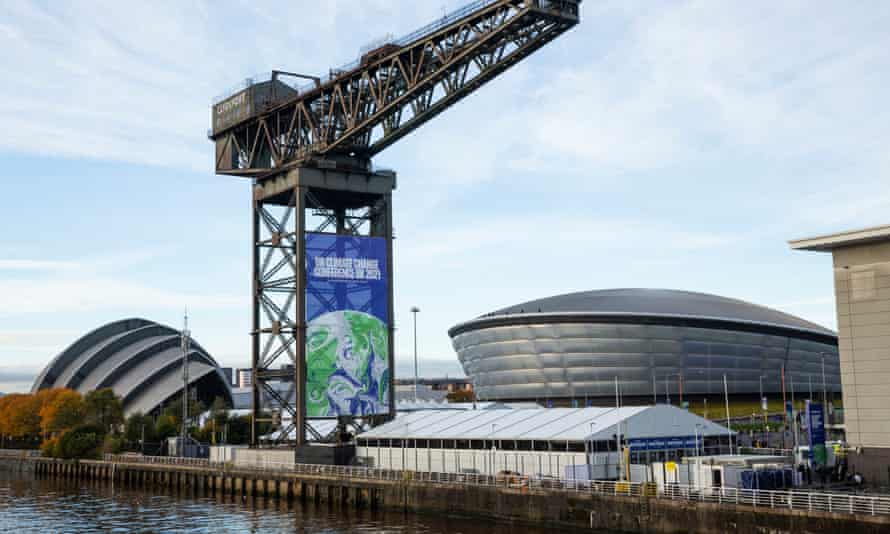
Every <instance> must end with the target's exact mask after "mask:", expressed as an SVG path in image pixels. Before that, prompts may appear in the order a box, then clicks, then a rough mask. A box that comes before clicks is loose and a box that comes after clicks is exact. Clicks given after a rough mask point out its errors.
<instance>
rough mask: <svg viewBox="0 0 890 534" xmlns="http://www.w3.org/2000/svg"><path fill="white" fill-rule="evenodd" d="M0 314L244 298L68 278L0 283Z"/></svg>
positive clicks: (231, 302)
mask: <svg viewBox="0 0 890 534" xmlns="http://www.w3.org/2000/svg"><path fill="white" fill-rule="evenodd" d="M0 294H2V295H3V296H4V298H3V301H2V303H0V315H7V316H9V315H13V316H14V315H17V314H23V313H41V314H45V313H72V312H89V311H98V310H121V311H125V310H133V311H134V312H136V313H140V312H142V311H144V310H170V309H176V310H181V309H183V308H185V307H186V306H188V307H189V308H190V309H224V308H238V307H241V308H246V306H247V303H248V296H247V295H244V296H238V295H232V294H224V293H221V294H206V293H198V292H194V293H192V292H183V291H173V290H168V289H161V288H157V287H152V286H149V285H145V284H141V283H138V282H134V281H130V280H125V279H115V278H106V277H103V278H92V277H76V278H74V277H72V278H53V279H48V280H28V279H10V278H6V279H3V280H0Z"/></svg>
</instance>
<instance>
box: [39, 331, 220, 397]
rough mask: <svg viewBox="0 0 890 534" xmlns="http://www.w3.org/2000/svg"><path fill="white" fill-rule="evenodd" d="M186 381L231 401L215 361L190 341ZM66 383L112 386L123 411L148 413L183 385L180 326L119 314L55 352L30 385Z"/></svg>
mask: <svg viewBox="0 0 890 534" xmlns="http://www.w3.org/2000/svg"><path fill="white" fill-rule="evenodd" d="M189 384H190V385H193V386H198V389H199V396H200V393H201V390H206V391H207V392H209V393H213V394H214V395H217V394H218V395H219V396H221V397H224V398H225V399H226V401H227V402H230V403H231V401H232V393H231V389H230V387H229V384H228V382H227V380H226V378H225V375H224V374H223V373H222V370H221V369H220V368H219V365H217V363H216V361H215V360H214V359H213V358H212V357H211V356H210V355H209V354H208V353H207V351H205V350H204V348H203V347H201V345H200V344H198V343H197V342H195V341H194V340H193V341H192V344H191V352H190V353H189ZM47 388H71V389H74V390H77V391H79V392H80V393H82V394H86V393H88V392H89V391H92V390H95V389H102V388H111V389H113V390H114V392H115V394H117V395H118V396H119V397H120V398H121V401H122V402H123V406H124V413H125V414H127V415H129V414H131V413H134V412H142V413H148V412H151V411H153V410H154V409H155V408H157V407H158V406H160V405H161V404H162V403H163V402H165V401H166V400H168V399H169V398H171V397H173V396H175V395H177V394H178V393H179V392H180V391H181V390H182V349H181V348H180V334H179V331H177V330H175V329H173V328H170V327H169V326H164V325H161V324H158V323H155V322H152V321H148V320H146V319H138V318H133V319H124V320H121V321H115V322H113V323H109V324H106V325H104V326H102V327H99V328H97V329H96V330H93V331H92V332H89V333H87V334H86V335H84V336H83V337H81V338H80V339H78V340H77V341H75V342H74V343H73V344H72V345H71V346H69V347H68V348H67V349H65V350H64V351H62V353H61V354H59V355H58V356H56V357H55V358H54V359H53V360H52V361H51V362H50V363H49V365H47V366H46V368H45V369H44V370H43V371H42V372H41V373H40V375H39V376H38V377H37V380H35V382H34V386H33V387H32V391H37V390H40V389H47Z"/></svg>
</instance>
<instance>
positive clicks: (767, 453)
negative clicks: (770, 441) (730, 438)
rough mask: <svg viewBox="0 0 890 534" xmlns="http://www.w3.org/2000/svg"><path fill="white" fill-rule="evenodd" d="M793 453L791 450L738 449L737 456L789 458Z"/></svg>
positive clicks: (765, 448)
mask: <svg viewBox="0 0 890 534" xmlns="http://www.w3.org/2000/svg"><path fill="white" fill-rule="evenodd" d="M793 453H794V451H793V450H791V449H771V448H768V447H739V454H750V455H762V456H788V457H790V456H792V454H793Z"/></svg>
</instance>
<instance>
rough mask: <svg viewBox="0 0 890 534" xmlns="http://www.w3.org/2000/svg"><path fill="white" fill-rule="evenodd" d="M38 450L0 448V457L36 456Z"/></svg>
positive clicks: (38, 453)
mask: <svg viewBox="0 0 890 534" xmlns="http://www.w3.org/2000/svg"><path fill="white" fill-rule="evenodd" d="M39 456H40V451H37V450H25V449H0V458H36V457H39Z"/></svg>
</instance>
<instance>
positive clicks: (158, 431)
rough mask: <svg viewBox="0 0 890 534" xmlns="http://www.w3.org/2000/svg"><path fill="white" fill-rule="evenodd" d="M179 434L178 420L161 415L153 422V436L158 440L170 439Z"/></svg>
mask: <svg viewBox="0 0 890 534" xmlns="http://www.w3.org/2000/svg"><path fill="white" fill-rule="evenodd" d="M178 434H179V420H177V419H176V418H175V417H173V416H172V415H168V414H161V415H159V416H158V419H157V421H156V422H155V436H157V439H158V440H165V439H167V438H172V437H173V436H176V435H178Z"/></svg>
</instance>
